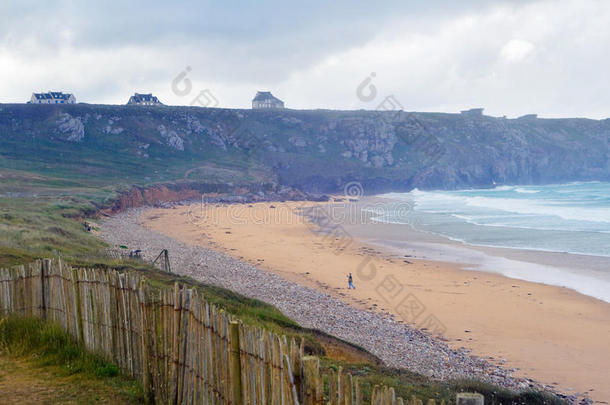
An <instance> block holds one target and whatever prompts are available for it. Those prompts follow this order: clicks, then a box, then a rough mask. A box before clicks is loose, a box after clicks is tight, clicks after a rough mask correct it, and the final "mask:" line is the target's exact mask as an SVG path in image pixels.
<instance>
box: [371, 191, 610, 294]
mask: <svg viewBox="0 0 610 405" xmlns="http://www.w3.org/2000/svg"><path fill="white" fill-rule="evenodd" d="M380 197H382V198H383V199H384V200H385V201H387V203H385V204H384V205H383V206H382V207H376V208H375V209H374V210H371V211H372V212H373V213H374V214H375V215H374V218H373V219H374V220H375V221H378V222H387V223H394V224H404V225H408V226H410V227H411V228H413V229H415V230H418V231H422V232H426V233H430V234H434V235H437V236H439V237H442V238H446V239H450V240H453V241H457V242H459V244H463V245H470V246H480V247H489V248H508V249H518V250H527V251H531V252H555V253H557V254H564V255H566V256H557V255H555V256H553V255H551V254H549V255H546V256H545V257H547V258H551V259H550V260H546V262H545V260H542V261H541V260H532V261H528V260H525V261H524V260H522V259H520V260H513V259H511V260H508V259H506V258H504V259H506V260H508V261H505V262H503V263H501V262H500V261H499V259H500V258H498V257H495V256H494V257H491V256H490V255H489V254H486V255H487V256H490V257H488V258H487V259H488V260H487V261H486V260H485V259H484V258H479V259H476V260H475V259H471V260H470V261H475V262H477V263H475V264H476V266H473V268H477V269H479V268H482V269H483V270H490V269H491V267H495V268H496V271H499V272H501V273H503V274H505V275H507V276H510V277H515V278H520V279H525V280H529V281H535V282H543V283H547V284H553V285H560V286H565V287H569V288H573V289H575V290H577V291H579V292H581V293H584V294H587V295H591V296H593V297H595V298H599V299H602V300H605V301H607V302H610V183H607V182H574V183H568V184H552V185H541V186H532V185H526V186H517V185H515V186H498V187H495V188H492V189H469V190H457V191H422V190H417V189H415V190H413V191H411V192H409V193H388V194H383V195H381V196H380ZM456 255H458V256H459V254H458V253H456ZM462 256H463V255H462ZM509 256H510V255H509ZM513 256H514V255H513ZM521 257H523V255H522V256H521ZM530 257H532V258H534V257H535V256H533V255H530ZM540 257H542V256H540ZM558 257H559V259H558ZM562 258H565V259H562ZM477 260H478V261H477ZM461 261H464V260H463V257H462V260H461ZM547 262H548V263H547ZM498 268H499V270H498Z"/></svg>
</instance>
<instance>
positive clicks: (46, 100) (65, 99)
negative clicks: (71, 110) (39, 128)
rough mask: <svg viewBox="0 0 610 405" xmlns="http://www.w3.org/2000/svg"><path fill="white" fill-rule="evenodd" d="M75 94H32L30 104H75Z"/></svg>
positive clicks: (53, 92) (57, 92)
mask: <svg viewBox="0 0 610 405" xmlns="http://www.w3.org/2000/svg"><path fill="white" fill-rule="evenodd" d="M74 103H76V98H75V97H74V94H67V93H62V92H61V91H49V92H47V93H32V98H30V101H28V104H74Z"/></svg>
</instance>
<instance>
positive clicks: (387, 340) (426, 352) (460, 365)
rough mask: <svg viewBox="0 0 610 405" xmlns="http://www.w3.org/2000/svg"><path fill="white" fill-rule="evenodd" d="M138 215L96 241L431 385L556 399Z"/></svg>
mask: <svg viewBox="0 0 610 405" xmlns="http://www.w3.org/2000/svg"><path fill="white" fill-rule="evenodd" d="M141 212H142V209H131V210H128V211H125V212H122V213H120V214H118V215H115V216H113V217H110V218H107V219H105V220H104V221H103V222H102V223H101V236H102V237H103V238H104V239H105V240H106V241H107V242H108V243H110V244H113V245H127V246H129V247H131V248H134V249H136V248H137V249H141V250H142V254H143V257H144V258H145V259H150V260H152V259H153V258H154V256H156V254H158V252H159V251H160V250H161V249H169V251H170V252H171V260H172V268H173V269H174V271H175V272H177V273H179V274H181V275H185V276H189V277H192V278H194V279H196V280H198V281H201V282H204V283H208V284H213V285H217V286H220V287H224V288H228V289H231V290H233V291H236V292H238V293H240V294H243V295H245V296H248V297H252V298H256V299H259V300H262V301H264V302H267V303H269V304H271V305H274V306H275V307H277V308H278V309H280V310H281V311H282V312H283V313H284V314H286V315H287V316H288V317H290V318H292V319H294V320H295V321H296V322H298V323H299V324H301V325H303V326H305V327H308V328H314V329H319V330H322V331H324V332H326V333H329V334H332V335H334V336H337V337H339V338H341V339H344V340H346V341H349V342H351V343H354V344H356V345H359V346H361V347H363V348H365V349H366V350H368V351H370V352H371V353H372V354H374V355H376V356H378V357H379V358H381V359H382V360H383V361H384V362H385V363H386V365H388V366H390V367H396V368H405V369H408V370H410V371H413V372H416V373H420V374H423V375H427V376H429V377H432V378H434V379H438V380H450V379H457V378H477V379H481V380H486V381H490V382H493V383H496V384H498V385H500V386H503V387H505V388H508V389H512V390H522V389H527V388H537V389H546V390H547V391H550V392H556V391H555V390H554V389H553V388H554V387H552V386H546V387H545V386H542V385H540V384H538V383H537V382H535V381H532V380H530V379H526V378H518V377H515V376H513V375H512V371H514V370H510V369H505V368H502V367H500V366H497V365H494V364H491V363H489V362H488V361H486V360H484V359H481V358H479V357H476V356H472V355H471V354H470V353H469V352H468V350H466V349H458V350H454V349H452V348H450V347H449V346H448V345H447V344H446V343H445V342H443V341H442V340H440V339H437V338H434V337H432V336H430V335H428V334H426V333H424V332H422V331H420V330H418V329H415V328H412V327H409V326H408V325H405V324H402V323H398V322H394V321H393V320H392V319H391V318H390V317H386V316H383V315H382V314H378V313H374V312H370V311H365V310H361V309H357V308H354V307H352V306H350V305H347V304H345V303H343V302H342V301H340V300H338V299H336V298H333V297H331V296H329V295H327V294H324V293H322V292H319V291H316V290H314V289H311V288H307V287H303V286H301V285H299V284H296V283H294V282H291V281H288V280H285V279H283V278H282V277H280V276H278V275H275V274H271V273H268V272H265V271H263V270H261V269H258V268H256V267H255V266H252V265H250V264H248V263H245V262H242V261H239V260H236V259H234V258H232V257H230V256H228V255H226V254H224V253H222V252H217V251H214V250H211V249H208V248H205V247H201V246H191V245H187V244H185V243H182V242H180V241H177V240H175V239H173V238H170V237H167V236H165V235H162V234H159V233H157V232H155V231H152V230H149V229H147V228H144V227H143V226H141V225H140V224H139V223H138V217H139V215H140V213H141ZM558 395H559V396H561V397H562V398H565V399H568V400H570V401H572V402H574V403H581V404H586V403H589V402H588V400H584V401H582V397H580V398H578V399H577V397H576V396H570V397H565V396H563V395H560V394H558ZM578 400H581V401H580V402H576V401H578Z"/></svg>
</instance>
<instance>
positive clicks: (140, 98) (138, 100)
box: [127, 93, 163, 105]
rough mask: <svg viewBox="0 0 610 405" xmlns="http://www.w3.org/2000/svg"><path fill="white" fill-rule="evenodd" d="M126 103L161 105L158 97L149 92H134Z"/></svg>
mask: <svg viewBox="0 0 610 405" xmlns="http://www.w3.org/2000/svg"><path fill="white" fill-rule="evenodd" d="M127 105H163V103H162V102H160V101H159V99H158V98H157V97H155V96H153V95H152V94H151V93H149V94H140V93H135V94H134V95H133V96H131V97H129V101H128V102H127Z"/></svg>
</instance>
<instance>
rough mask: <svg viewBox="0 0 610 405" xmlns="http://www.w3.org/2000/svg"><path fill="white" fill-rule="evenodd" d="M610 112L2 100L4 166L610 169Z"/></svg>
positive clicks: (510, 173)
mask: <svg viewBox="0 0 610 405" xmlns="http://www.w3.org/2000/svg"><path fill="white" fill-rule="evenodd" d="M609 141H610V120H608V119H607V120H601V121H598V120H588V119H540V118H537V117H533V116H532V117H524V118H520V119H505V118H494V117H488V116H484V115H476V114H474V115H473V114H444V113H407V112H378V111H328V110H315V111H301V110H276V111H261V110H231V109H205V108H197V107H166V106H163V107H140V106H107V105H87V104H77V105H61V106H58V105H49V106H46V105H6V104H5V105H0V168H4V169H16V170H26V171H31V172H35V173H42V174H45V175H52V176H55V177H57V178H62V179H72V180H74V181H81V182H87V183H88V184H91V183H94V184H95V183H99V184H100V185H108V184H115V183H117V182H120V183H125V184H127V183H129V184H147V183H153V182H159V181H164V182H168V181H169V182H171V181H176V180H181V181H186V182H193V183H201V184H203V183H208V184H209V183H213V184H225V183H226V184H257V185H261V184H263V183H265V184H273V185H276V186H277V185H284V186H292V187H295V188H299V189H302V190H305V191H313V192H333V191H334V192H336V191H340V190H342V189H343V186H344V185H345V184H346V183H348V182H350V181H358V182H360V183H362V185H363V187H364V190H365V191H366V193H367V194H369V193H374V192H381V191H387V190H408V189H411V188H414V187H418V188H447V189H453V188H466V187H491V186H493V185H494V184H539V183H555V182H567V181H577V180H578V181H590V180H610V161H609V157H610V152H609V151H610V150H609V146H608V145H609Z"/></svg>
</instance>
